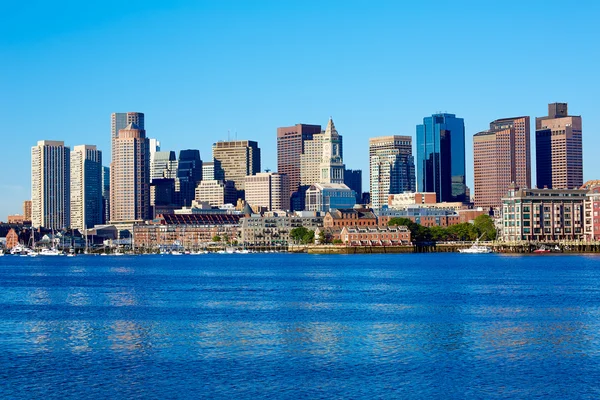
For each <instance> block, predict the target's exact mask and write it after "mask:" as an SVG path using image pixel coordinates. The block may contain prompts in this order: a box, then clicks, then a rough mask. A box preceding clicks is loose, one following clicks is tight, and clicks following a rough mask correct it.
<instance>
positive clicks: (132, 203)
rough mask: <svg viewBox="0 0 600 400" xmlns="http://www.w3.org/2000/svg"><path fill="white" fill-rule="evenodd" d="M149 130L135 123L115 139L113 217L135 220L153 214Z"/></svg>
mask: <svg viewBox="0 0 600 400" xmlns="http://www.w3.org/2000/svg"><path fill="white" fill-rule="evenodd" d="M148 146H149V143H148V139H147V138H146V131H145V130H143V129H141V128H140V127H139V126H137V125H136V124H134V123H130V124H129V125H127V126H126V127H125V129H121V130H120V131H119V133H118V135H117V138H116V139H115V141H114V149H115V151H114V154H113V161H112V163H111V168H110V178H111V179H110V220H111V223H115V222H132V221H139V220H144V219H148V218H149V217H150V187H149V185H150V154H149V150H148Z"/></svg>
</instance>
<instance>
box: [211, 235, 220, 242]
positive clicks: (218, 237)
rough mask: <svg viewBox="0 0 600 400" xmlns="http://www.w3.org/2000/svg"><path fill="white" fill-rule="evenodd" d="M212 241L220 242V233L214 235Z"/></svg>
mask: <svg viewBox="0 0 600 400" xmlns="http://www.w3.org/2000/svg"><path fill="white" fill-rule="evenodd" d="M212 241H213V242H220V241H221V236H219V235H215V236H213V238H212Z"/></svg>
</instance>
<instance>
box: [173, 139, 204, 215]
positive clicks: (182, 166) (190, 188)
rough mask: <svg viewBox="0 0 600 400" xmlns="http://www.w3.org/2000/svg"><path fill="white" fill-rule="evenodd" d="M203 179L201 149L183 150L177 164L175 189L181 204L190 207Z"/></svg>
mask: <svg viewBox="0 0 600 400" xmlns="http://www.w3.org/2000/svg"><path fill="white" fill-rule="evenodd" d="M201 180H202V160H201V159H200V151H199V150H191V149H188V150H181V151H180V152H179V162H178V166H177V181H176V184H175V190H176V191H177V195H178V198H179V202H178V203H179V205H181V206H183V207H189V206H190V205H191V204H192V201H193V200H194V197H195V196H196V186H197V185H198V183H199V182H200V181H201Z"/></svg>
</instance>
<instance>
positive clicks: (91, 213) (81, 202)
mask: <svg viewBox="0 0 600 400" xmlns="http://www.w3.org/2000/svg"><path fill="white" fill-rule="evenodd" d="M102 175H103V170H102V152H101V151H100V150H97V149H96V146H90V145H81V146H75V147H73V151H71V227H72V228H74V229H79V230H83V229H88V228H91V227H93V226H95V225H100V224H102V192H103V187H102Z"/></svg>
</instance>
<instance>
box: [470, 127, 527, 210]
mask: <svg viewBox="0 0 600 400" xmlns="http://www.w3.org/2000/svg"><path fill="white" fill-rule="evenodd" d="M529 126H530V120H529V117H516V118H504V119H498V120H496V121H493V122H491V123H490V129H489V130H487V131H483V132H479V133H477V134H475V135H474V136H473V158H474V171H473V172H474V182H475V205H476V206H478V207H484V208H488V209H489V208H500V206H501V204H502V200H501V199H502V197H503V196H504V195H505V194H506V192H507V191H508V187H509V185H510V184H511V183H515V184H516V185H518V186H520V187H531V159H530V141H529V130H530V128H529Z"/></svg>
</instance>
